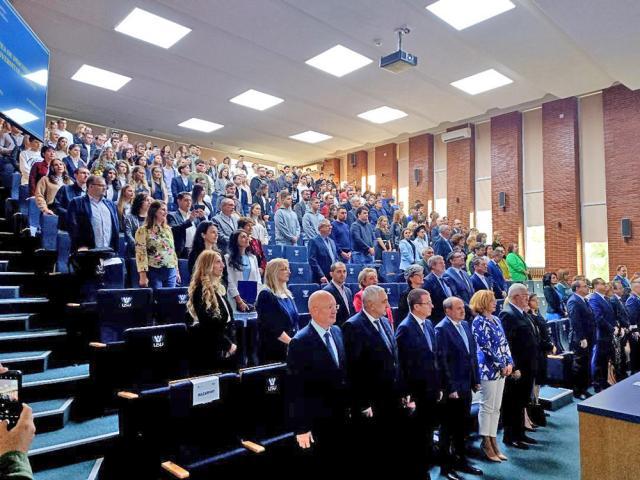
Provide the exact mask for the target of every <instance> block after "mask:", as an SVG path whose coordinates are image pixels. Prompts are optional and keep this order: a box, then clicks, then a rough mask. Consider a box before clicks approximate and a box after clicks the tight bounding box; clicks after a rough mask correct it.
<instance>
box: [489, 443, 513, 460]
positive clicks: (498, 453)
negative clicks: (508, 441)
mask: <svg viewBox="0 0 640 480" xmlns="http://www.w3.org/2000/svg"><path fill="white" fill-rule="evenodd" d="M489 441H490V442H491V446H492V447H493V452H494V453H495V454H496V456H497V457H498V458H499V459H500V460H502V461H503V462H506V461H507V460H509V459H508V458H507V456H506V455H505V454H504V453H502V452H501V451H500V448H499V447H498V440H497V439H496V437H489Z"/></svg>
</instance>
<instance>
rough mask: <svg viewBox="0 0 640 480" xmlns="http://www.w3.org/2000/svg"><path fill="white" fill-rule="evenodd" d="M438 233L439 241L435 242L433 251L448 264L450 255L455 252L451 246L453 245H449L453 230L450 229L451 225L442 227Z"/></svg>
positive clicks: (435, 240)
mask: <svg viewBox="0 0 640 480" xmlns="http://www.w3.org/2000/svg"><path fill="white" fill-rule="evenodd" d="M438 232H439V234H438V237H437V239H434V241H433V251H434V252H435V254H436V255H439V256H441V257H442V258H444V259H445V260H446V261H447V264H448V258H449V254H450V253H451V252H453V247H452V246H451V243H449V237H450V236H451V229H450V228H449V225H440V226H439V227H438ZM432 238H433V237H432Z"/></svg>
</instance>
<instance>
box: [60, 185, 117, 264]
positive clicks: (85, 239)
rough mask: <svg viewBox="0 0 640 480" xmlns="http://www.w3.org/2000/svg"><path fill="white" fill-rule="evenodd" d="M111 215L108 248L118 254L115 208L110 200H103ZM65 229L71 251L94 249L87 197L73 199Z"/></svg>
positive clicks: (94, 241)
mask: <svg viewBox="0 0 640 480" xmlns="http://www.w3.org/2000/svg"><path fill="white" fill-rule="evenodd" d="M103 201H104V202H105V205H106V206H107V208H108V209H109V213H110V214H111V240H110V241H109V247H111V248H112V249H113V251H114V252H118V244H119V238H118V237H119V234H120V224H119V223H118V212H117V210H116V206H115V205H114V204H113V202H111V201H110V200H103ZM67 227H68V229H69V236H70V237H71V251H72V252H75V251H76V250H77V249H78V248H80V247H87V248H89V249H92V248H96V239H95V236H94V234H93V228H92V227H91V203H90V200H89V196H88V195H84V196H82V197H75V198H74V199H72V200H71V202H70V203H69V208H68V210H67Z"/></svg>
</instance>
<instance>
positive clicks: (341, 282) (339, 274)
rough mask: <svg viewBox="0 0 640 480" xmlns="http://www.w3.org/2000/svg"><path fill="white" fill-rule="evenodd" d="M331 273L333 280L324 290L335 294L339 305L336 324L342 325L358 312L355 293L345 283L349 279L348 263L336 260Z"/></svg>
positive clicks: (334, 296)
mask: <svg viewBox="0 0 640 480" xmlns="http://www.w3.org/2000/svg"><path fill="white" fill-rule="evenodd" d="M329 275H331V281H330V282H329V283H328V284H327V285H326V286H325V287H324V288H323V290H324V291H325V292H329V293H330V294H331V295H333V298H334V299H335V301H336V305H338V313H337V315H336V325H338V326H339V327H342V325H344V322H346V321H347V320H349V318H351V317H353V316H354V315H355V314H356V309H355V308H354V307H353V293H352V292H351V289H350V288H349V287H347V286H346V285H345V282H346V280H347V267H346V265H345V264H344V263H342V262H335V263H334V264H333V265H331V272H330V273H329Z"/></svg>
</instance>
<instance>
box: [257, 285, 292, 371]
mask: <svg viewBox="0 0 640 480" xmlns="http://www.w3.org/2000/svg"><path fill="white" fill-rule="evenodd" d="M256 312H257V314H258V332H259V337H260V344H259V347H258V358H259V359H260V361H261V362H262V363H263V364H267V363H272V362H284V361H285V360H286V358H287V345H286V344H284V343H282V342H281V341H280V340H278V337H279V336H280V335H282V332H286V333H287V335H289V336H290V337H293V336H294V335H295V334H296V332H297V331H298V318H297V317H296V318H291V316H290V315H289V313H288V312H287V311H286V310H285V309H284V308H283V307H282V306H281V304H280V302H279V301H278V297H276V295H274V293H273V292H272V291H271V290H268V289H264V290H262V291H261V292H260V293H259V294H258V298H257V300H256Z"/></svg>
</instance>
